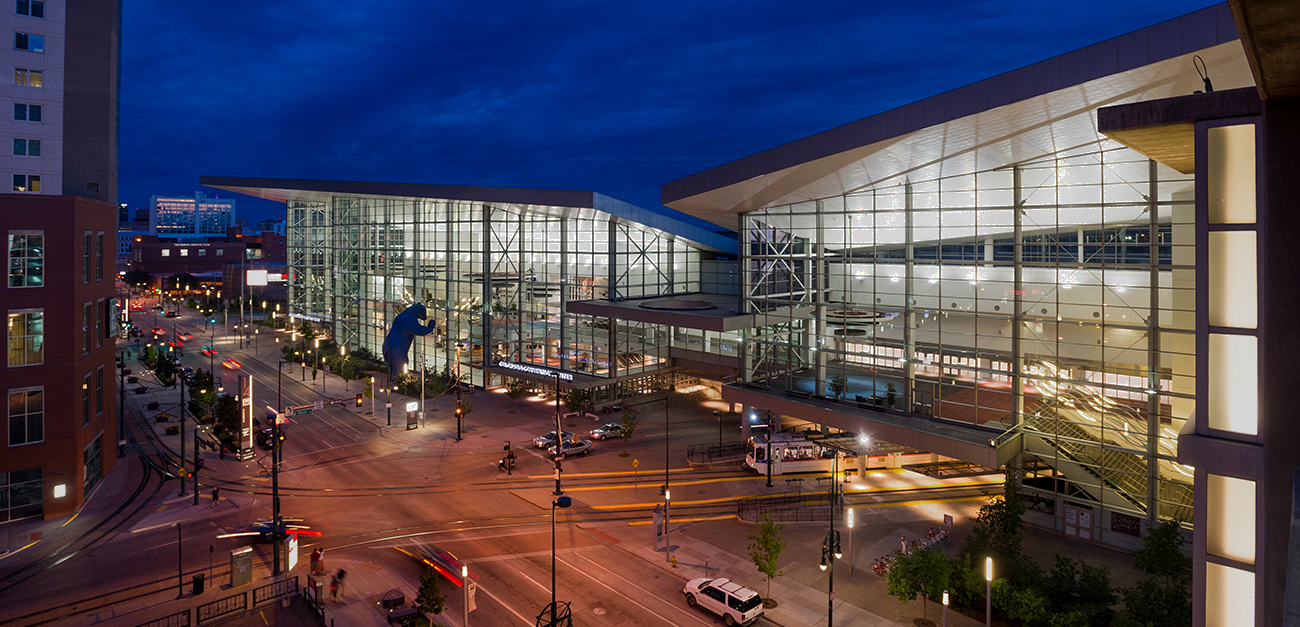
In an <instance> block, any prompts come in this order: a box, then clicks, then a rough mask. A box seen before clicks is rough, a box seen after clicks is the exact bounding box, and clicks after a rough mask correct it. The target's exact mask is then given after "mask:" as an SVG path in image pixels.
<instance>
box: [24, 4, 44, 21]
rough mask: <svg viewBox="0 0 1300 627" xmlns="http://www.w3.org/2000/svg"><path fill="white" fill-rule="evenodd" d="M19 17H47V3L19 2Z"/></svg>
mask: <svg viewBox="0 0 1300 627" xmlns="http://www.w3.org/2000/svg"><path fill="white" fill-rule="evenodd" d="M18 15H26V16H27V17H39V18H44V17H45V3H44V2H42V1H41V0H18Z"/></svg>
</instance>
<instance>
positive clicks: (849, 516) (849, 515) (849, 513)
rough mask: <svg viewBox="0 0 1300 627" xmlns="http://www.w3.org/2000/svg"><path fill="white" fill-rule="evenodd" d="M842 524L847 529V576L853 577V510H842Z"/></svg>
mask: <svg viewBox="0 0 1300 627" xmlns="http://www.w3.org/2000/svg"><path fill="white" fill-rule="evenodd" d="M844 524H845V525H847V526H848V528H849V576H850V577H851V576H853V508H852V507H846V508H844Z"/></svg>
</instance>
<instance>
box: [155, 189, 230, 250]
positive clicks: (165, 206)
mask: <svg viewBox="0 0 1300 627" xmlns="http://www.w3.org/2000/svg"><path fill="white" fill-rule="evenodd" d="M235 220H236V218H235V200H234V199H233V198H227V199H222V198H208V197H207V196H206V195H204V193H203V192H195V194H194V196H193V197H189V196H181V197H171V196H154V197H152V198H150V199H149V232H150V233H152V234H154V235H157V236H159V237H176V238H181V239H202V238H204V237H224V236H225V235H226V229H228V228H230V227H232V226H235V223H236V222H235Z"/></svg>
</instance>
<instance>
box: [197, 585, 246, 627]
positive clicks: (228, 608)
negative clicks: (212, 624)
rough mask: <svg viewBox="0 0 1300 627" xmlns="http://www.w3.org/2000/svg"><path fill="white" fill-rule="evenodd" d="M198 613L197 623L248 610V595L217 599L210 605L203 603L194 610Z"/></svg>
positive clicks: (240, 594)
mask: <svg viewBox="0 0 1300 627" xmlns="http://www.w3.org/2000/svg"><path fill="white" fill-rule="evenodd" d="M194 609H195V611H196V612H197V613H198V622H200V623H202V622H203V621H205V620H212V619H214V618H218V617H221V616H225V615H227V614H233V613H235V612H242V611H244V610H246V609H248V593H246V592H240V593H238V594H232V595H230V596H228V597H225V598H221V599H217V600H216V601H213V602H211V603H204V604H202V605H200V606H198V607H196V608H194Z"/></svg>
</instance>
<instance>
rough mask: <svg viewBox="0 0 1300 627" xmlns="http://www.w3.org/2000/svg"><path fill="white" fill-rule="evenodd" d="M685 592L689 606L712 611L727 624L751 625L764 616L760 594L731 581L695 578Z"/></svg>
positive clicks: (687, 583)
mask: <svg viewBox="0 0 1300 627" xmlns="http://www.w3.org/2000/svg"><path fill="white" fill-rule="evenodd" d="M682 592H683V593H684V594H685V595H686V604H687V605H689V606H691V607H702V608H704V609H706V610H709V611H710V612H713V613H714V614H717V615H718V616H721V617H722V622H724V623H726V624H728V625H748V624H750V623H752V622H754V621H756V620H758V617H760V616H762V615H763V599H762V598H760V597H759V596H758V593H757V592H754V591H753V590H750V589H749V588H745V587H743V586H741V585H740V584H738V583H736V582H734V581H731V580H730V579H705V578H700V579H692V580H690V581H688V582H686V589H685V590H683V591H682Z"/></svg>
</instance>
